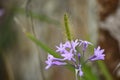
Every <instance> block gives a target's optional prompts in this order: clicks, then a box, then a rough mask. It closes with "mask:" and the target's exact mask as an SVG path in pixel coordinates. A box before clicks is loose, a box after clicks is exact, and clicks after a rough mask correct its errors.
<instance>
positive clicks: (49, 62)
mask: <svg viewBox="0 0 120 80" xmlns="http://www.w3.org/2000/svg"><path fill="white" fill-rule="evenodd" d="M45 63H46V64H47V66H46V67H45V69H48V68H50V67H51V66H52V65H66V62H62V59H58V58H55V57H53V56H52V55H50V54H48V58H47V61H45Z"/></svg>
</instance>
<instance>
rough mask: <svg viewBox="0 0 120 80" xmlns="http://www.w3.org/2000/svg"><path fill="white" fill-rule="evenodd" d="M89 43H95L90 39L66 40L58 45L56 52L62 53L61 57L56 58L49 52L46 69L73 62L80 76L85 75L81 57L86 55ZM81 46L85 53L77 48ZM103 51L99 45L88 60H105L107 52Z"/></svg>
mask: <svg viewBox="0 0 120 80" xmlns="http://www.w3.org/2000/svg"><path fill="white" fill-rule="evenodd" d="M89 45H93V44H92V43H90V42H88V41H83V40H78V39H77V40H75V41H66V42H65V43H64V44H63V43H60V45H59V46H56V48H57V50H56V52H57V53H58V54H60V55H61V58H55V57H54V56H52V55H50V54H48V58H47V61H46V64H47V66H46V67H45V69H48V68H50V67H51V66H53V65H58V66H60V65H67V64H71V65H72V66H74V68H75V70H76V71H77V74H78V75H79V76H83V71H82V64H81V58H82V57H84V53H85V52H86V50H87V47H88V46H89ZM79 47H80V48H82V49H81V50H82V53H83V54H81V52H79V51H78V50H77V49H78V48H79ZM103 52H104V49H100V47H99V46H98V48H95V49H94V54H93V55H92V56H90V57H89V58H88V59H87V60H86V61H96V60H104V57H105V54H103Z"/></svg>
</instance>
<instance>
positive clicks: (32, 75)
mask: <svg viewBox="0 0 120 80" xmlns="http://www.w3.org/2000/svg"><path fill="white" fill-rule="evenodd" d="M65 13H67V14H68V16H69V25H70V30H71V33H72V35H73V37H74V39H82V40H88V41H91V42H92V43H93V44H95V45H100V46H101V47H102V48H104V49H105V54H106V56H105V61H103V62H102V63H104V67H105V68H103V67H101V64H100V63H93V64H92V65H91V64H90V65H91V67H92V68H93V69H92V72H93V73H94V74H96V75H97V77H98V79H97V80H120V0H0V80H75V76H74V73H73V72H71V71H70V70H68V69H66V68H65V67H52V68H51V69H49V70H45V68H44V67H45V60H46V57H47V53H46V52H45V51H44V50H42V49H41V48H39V47H38V46H37V45H36V44H35V43H34V42H32V41H31V40H30V39H29V38H28V37H27V36H26V33H31V34H32V35H34V36H35V37H36V38H37V39H39V40H40V41H41V42H43V43H45V44H46V45H48V46H49V47H50V48H52V49H54V50H55V46H56V45H58V44H59V43H60V42H64V41H65V40H66V36H65V30H64V18H63V16H64V14H65ZM105 71H108V72H105ZM106 76H107V77H106ZM108 77H109V78H108ZM89 80H91V79H89ZM95 80H96V79H95Z"/></svg>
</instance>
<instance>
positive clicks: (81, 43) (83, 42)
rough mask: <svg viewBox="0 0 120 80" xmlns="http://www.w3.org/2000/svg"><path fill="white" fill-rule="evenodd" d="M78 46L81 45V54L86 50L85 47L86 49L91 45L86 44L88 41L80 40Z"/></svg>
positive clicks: (89, 43)
mask: <svg viewBox="0 0 120 80" xmlns="http://www.w3.org/2000/svg"><path fill="white" fill-rule="evenodd" d="M79 45H80V46H81V45H82V50H83V52H85V51H86V49H87V47H88V45H92V43H91V42H88V41H82V40H80V44H79Z"/></svg>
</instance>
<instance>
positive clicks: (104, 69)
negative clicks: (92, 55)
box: [98, 61, 112, 80]
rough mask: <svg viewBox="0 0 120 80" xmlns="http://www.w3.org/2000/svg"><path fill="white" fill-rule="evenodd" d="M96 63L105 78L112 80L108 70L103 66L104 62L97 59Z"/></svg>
mask: <svg viewBox="0 0 120 80" xmlns="http://www.w3.org/2000/svg"><path fill="white" fill-rule="evenodd" d="M98 65H99V67H100V69H101V71H102V72H103V75H104V76H105V78H106V80H112V77H111V75H110V73H109V72H108V69H107V68H106V66H105V63H104V62H103V61H98Z"/></svg>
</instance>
